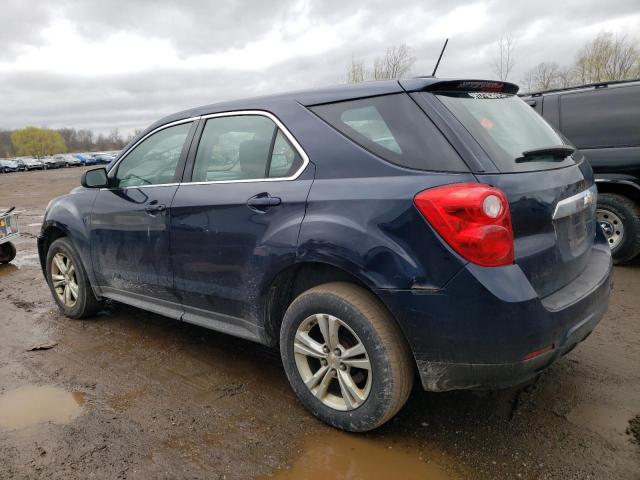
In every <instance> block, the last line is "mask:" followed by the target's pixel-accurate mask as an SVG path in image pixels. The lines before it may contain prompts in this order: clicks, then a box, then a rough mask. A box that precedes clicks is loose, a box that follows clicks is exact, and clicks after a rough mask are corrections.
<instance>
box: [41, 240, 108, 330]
mask: <svg viewBox="0 0 640 480" xmlns="http://www.w3.org/2000/svg"><path fill="white" fill-rule="evenodd" d="M46 275H47V283H48V284H49V289H50V290H51V294H52V295H53V299H54V300H55V302H56V304H57V305H58V308H60V310H61V311H62V313H64V314H65V315H66V316H67V317H70V318H86V317H91V316H93V315H95V314H96V313H98V312H99V311H100V309H101V308H102V306H103V302H102V301H101V300H100V299H98V298H96V296H95V295H94V293H93V290H92V289H91V284H90V283H89V279H88V278H87V273H86V271H85V269H84V267H83V265H82V261H81V260H80V256H79V255H78V253H77V252H76V249H75V248H74V246H73V244H72V243H71V241H69V239H67V238H59V239H57V240H56V241H55V242H53V243H52V244H51V246H50V247H49V251H48V252H47V264H46Z"/></svg>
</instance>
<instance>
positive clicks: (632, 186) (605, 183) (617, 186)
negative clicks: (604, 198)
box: [596, 178, 640, 205]
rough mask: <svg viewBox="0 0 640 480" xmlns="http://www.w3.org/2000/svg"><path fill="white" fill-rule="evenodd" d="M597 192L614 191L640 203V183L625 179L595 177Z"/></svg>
mask: <svg viewBox="0 0 640 480" xmlns="http://www.w3.org/2000/svg"><path fill="white" fill-rule="evenodd" d="M596 184H597V186H598V193H616V194H618V195H623V196H625V197H627V198H629V199H631V200H633V201H634V202H635V203H636V204H637V205H640V185H637V184H636V183H634V182H632V181H630V180H625V179H610V178H597V179H596Z"/></svg>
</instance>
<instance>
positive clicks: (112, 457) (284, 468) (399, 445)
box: [0, 168, 640, 480]
mask: <svg viewBox="0 0 640 480" xmlns="http://www.w3.org/2000/svg"><path fill="white" fill-rule="evenodd" d="M83 170H85V169H84V168H74V169H60V170H49V171H44V172H27V173H16V174H7V175H0V185H1V188H0V209H1V208H2V207H8V206H11V205H16V207H17V210H18V212H19V214H20V217H19V221H20V227H21V229H22V232H23V233H22V236H21V237H20V239H19V240H18V241H17V242H16V247H17V249H18V255H17V257H16V259H15V261H14V262H13V263H11V264H8V265H0V341H1V342H2V343H1V345H0V472H2V473H1V474H0V477H2V478H11V479H13V478H15V479H33V478H36V479H37V478H43V479H44V478H46V479H84V478H126V479H148V478H158V479H163V478H167V479H169V478H207V479H216V478H219V479H222V478H225V479H247V478H280V479H304V478H308V479H315V478H336V479H338V478H349V479H351V478H354V479H357V478H362V479H375V478H403V479H411V478H421V479H423V478H434V479H455V478H472V479H476V478H479V479H483V478H487V479H492V478H516V479H520V478H522V479H538V478H542V479H551V478H553V479H555V478H558V479H586V478H592V479H600V478H615V479H630V480H631V479H635V480H637V479H638V478H640V444H639V443H638V437H639V433H638V432H639V428H640V425H639V424H640V420H639V418H640V368H639V363H638V359H640V261H636V263H635V264H633V265H628V266H624V267H615V272H614V291H613V295H612V297H611V302H610V306H609V310H608V313H607V315H606V316H605V318H604V319H603V320H602V322H601V323H600V325H599V326H598V327H597V328H596V330H595V331H594V332H593V334H592V335H591V336H590V337H589V338H588V339H587V340H586V341H585V342H583V343H582V344H580V345H579V346H578V347H577V348H576V349H575V350H574V351H572V352H571V353H569V354H568V355H567V356H566V357H565V358H563V359H562V360H560V361H559V362H558V363H557V364H555V365H554V366H552V367H551V368H550V369H549V370H548V371H546V372H545V373H544V374H542V375H541V376H540V377H539V378H538V379H537V380H536V381H535V382H534V383H532V384H530V385H528V386H526V387H524V388H517V389H509V390H503V391H493V392H475V393H474V392H449V393H439V394H434V393H425V392H422V391H420V390H419V389H415V390H414V392H413V393H412V394H411V397H410V398H409V402H408V403H407V405H406V406H405V407H404V408H403V409H402V410H401V411H400V413H399V414H398V415H397V416H396V417H395V418H394V419H393V420H391V421H390V422H389V423H387V424H386V425H384V426H383V427H381V428H379V429H377V430H375V431H373V432H370V433H367V434H364V435H363V434H359V435H354V434H346V433H343V432H339V431H336V430H332V429H331V428H329V427H327V426H325V425H323V424H322V423H320V422H319V421H318V420H316V419H315V418H313V417H312V416H311V415H310V414H308V413H307V412H306V411H305V410H304V408H303V407H302V406H301V405H300V403H299V402H298V401H297V399H296V398H295V396H294V394H293V393H292V391H291V389H290V388H289V386H288V384H287V381H286V377H285V375H284V371H283V369H282V366H281V364H280V357H279V353H278V352H277V351H275V350H271V349H268V348H264V347H261V346H259V345H256V344H254V343H250V342H247V341H244V340H240V339H236V338H232V337H229V336H227V335H223V334H220V333H216V332H212V331H209V330H205V329H202V328H199V327H197V326H193V325H189V324H185V323H180V322H176V321H174V320H170V319H167V318H163V317H160V316H158V315H154V314H151V313H148V312H144V311H142V310H138V309H135V308H132V307H127V306H124V305H121V304H117V303H112V302H110V303H108V304H107V306H106V308H105V310H104V311H102V312H101V313H100V314H99V315H98V316H97V317H96V318H95V319H91V320H84V321H81V320H70V319H68V318H65V317H63V316H62V315H60V313H59V312H58V310H57V308H56V306H55V304H54V302H53V299H52V297H51V294H50V292H49V290H48V288H47V285H46V283H45V281H44V279H43V276H42V273H41V271H40V266H39V263H38V256H37V251H36V235H37V233H38V231H39V228H40V224H41V223H42V219H43V214H44V209H45V207H46V205H47V203H48V202H49V200H50V199H51V198H52V197H54V196H57V195H60V194H63V193H66V192H68V191H69V190H71V189H72V188H74V187H76V186H77V185H78V184H79V178H80V175H81V173H82V171H83ZM514 321H517V319H514ZM41 346H46V347H47V348H34V347H41ZM496 348H500V346H499V345H496Z"/></svg>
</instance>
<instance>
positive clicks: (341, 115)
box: [311, 94, 469, 172]
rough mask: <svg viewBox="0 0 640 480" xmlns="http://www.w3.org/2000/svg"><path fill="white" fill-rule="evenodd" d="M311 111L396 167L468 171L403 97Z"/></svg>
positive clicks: (412, 104) (327, 105)
mask: <svg viewBox="0 0 640 480" xmlns="http://www.w3.org/2000/svg"><path fill="white" fill-rule="evenodd" d="M311 110H312V111H313V112H315V113H316V114H317V115H318V116H319V117H320V118H322V119H323V120H324V121H326V122H327V123H329V124H330V125H331V126H333V127H334V128H336V129H337V130H339V131H340V132H341V133H343V134H344V135H346V136H347V137H348V138H350V139H351V140H353V141H354V142H356V143H357V144H359V145H360V146H362V147H364V148H365V149H367V150H369V151H370V152H372V153H374V154H376V155H377V156H379V157H382V158H383V159H385V160H387V161H389V162H392V163H395V164H396V165H400V166H403V167H408V168H414V169H419V170H434V171H445V172H468V171H469V169H468V167H467V166H466V165H465V163H464V162H463V161H462V159H461V158H460V156H459V155H458V154H457V153H456V151H455V150H454V149H453V147H451V145H450V144H449V142H447V140H446V139H445V138H444V136H443V135H442V134H441V133H440V131H439V130H438V129H437V128H436V127H435V125H433V123H432V122H431V120H429V118H428V117H427V116H426V115H425V114H424V112H423V111H422V110H420V108H419V107H418V106H417V105H416V104H415V102H414V101H413V100H411V98H409V96H408V95H406V94H398V95H385V96H382V97H371V98H365V99H361V100H352V101H348V102H339V103H330V104H326V105H318V106H316V107H312V108H311Z"/></svg>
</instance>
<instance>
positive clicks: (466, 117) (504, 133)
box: [424, 92, 575, 172]
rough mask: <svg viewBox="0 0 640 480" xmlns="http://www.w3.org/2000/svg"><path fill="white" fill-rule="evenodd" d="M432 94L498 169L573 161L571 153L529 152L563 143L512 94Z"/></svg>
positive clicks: (547, 166)
mask: <svg viewBox="0 0 640 480" xmlns="http://www.w3.org/2000/svg"><path fill="white" fill-rule="evenodd" d="M424 95H430V94H428V93H425V94H424ZM436 97H437V98H438V99H439V100H440V101H441V102H442V103H443V104H444V105H445V107H447V109H448V110H449V111H450V112H451V113H452V114H453V115H454V116H455V117H456V118H457V119H458V120H459V121H460V123H462V125H463V126H464V127H465V128H466V129H467V131H468V132H469V133H470V134H471V135H472V136H473V137H474V138H475V139H476V141H477V142H478V143H479V144H480V146H481V147H482V148H483V150H484V151H485V152H486V153H487V155H489V157H490V158H491V160H492V161H493V163H495V165H496V166H497V167H498V169H499V170H500V171H502V172H529V171H536V170H548V169H553V168H559V167H566V166H569V165H574V164H575V162H574V161H573V158H572V157H571V156H564V157H563V156H561V157H558V155H557V154H540V155H530V153H531V152H535V151H536V150H540V149H545V148H549V147H557V146H561V145H565V142H564V141H563V140H562V138H561V137H560V135H558V133H557V132H556V131H555V130H554V129H553V128H552V127H551V126H550V125H549V124H548V123H547V122H546V121H545V120H544V119H543V118H542V117H541V116H540V115H538V114H537V113H536V112H535V111H534V110H533V109H532V108H531V107H530V106H529V105H527V104H526V103H525V102H523V101H522V100H521V99H520V98H519V97H517V96H516V95H513V94H504V93H493V92H442V93H438V94H436ZM527 152H528V154H527V155H525V153H527Z"/></svg>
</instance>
